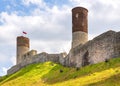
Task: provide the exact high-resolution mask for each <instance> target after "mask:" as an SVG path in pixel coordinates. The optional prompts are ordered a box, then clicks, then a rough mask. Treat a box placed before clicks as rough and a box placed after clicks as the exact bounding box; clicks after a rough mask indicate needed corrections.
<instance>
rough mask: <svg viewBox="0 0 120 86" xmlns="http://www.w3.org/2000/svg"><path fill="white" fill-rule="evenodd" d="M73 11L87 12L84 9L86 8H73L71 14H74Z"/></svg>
mask: <svg viewBox="0 0 120 86" xmlns="http://www.w3.org/2000/svg"><path fill="white" fill-rule="evenodd" d="M74 11H77V12H78V11H87V12H88V10H87V9H86V8H84V7H74V8H73V9H72V12H74Z"/></svg>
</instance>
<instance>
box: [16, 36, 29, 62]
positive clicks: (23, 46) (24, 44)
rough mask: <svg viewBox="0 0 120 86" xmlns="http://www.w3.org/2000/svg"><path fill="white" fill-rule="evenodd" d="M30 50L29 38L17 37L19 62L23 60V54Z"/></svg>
mask: <svg viewBox="0 0 120 86" xmlns="http://www.w3.org/2000/svg"><path fill="white" fill-rule="evenodd" d="M28 51H29V38H27V37H24V36H18V37H17V64H19V63H21V62H22V56H23V55H24V54H25V53H27V52H28Z"/></svg>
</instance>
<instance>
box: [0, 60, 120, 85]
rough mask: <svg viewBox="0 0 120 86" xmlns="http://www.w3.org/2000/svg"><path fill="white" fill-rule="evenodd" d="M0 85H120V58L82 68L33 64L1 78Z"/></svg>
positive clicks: (49, 63) (48, 63) (53, 64)
mask: <svg viewBox="0 0 120 86" xmlns="http://www.w3.org/2000/svg"><path fill="white" fill-rule="evenodd" d="M0 86H120V58H114V59H111V60H109V61H108V62H101V63H98V64H93V65H89V66H86V67H82V68H80V69H76V68H68V67H63V66H62V65H60V64H55V63H53V62H45V63H37V64H31V65H28V66H26V67H25V68H22V69H21V70H20V71H18V72H16V73H14V74H12V75H7V76H3V77H2V78H0Z"/></svg>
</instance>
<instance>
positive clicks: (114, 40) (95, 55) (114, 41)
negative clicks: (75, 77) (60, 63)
mask: <svg viewBox="0 0 120 86" xmlns="http://www.w3.org/2000/svg"><path fill="white" fill-rule="evenodd" d="M69 54H70V57H69V58H70V60H69V65H70V66H75V67H81V66H85V65H89V64H95V63H98V62H103V61H105V60H107V59H110V58H114V57H116V56H120V33H119V32H115V31H108V32H105V33H103V34H101V35H99V36H97V37H96V38H94V39H93V40H90V41H88V42H87V43H86V44H84V45H79V46H77V47H75V48H73V49H72V50H71V53H69Z"/></svg>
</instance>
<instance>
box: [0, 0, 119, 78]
mask: <svg viewBox="0 0 120 86" xmlns="http://www.w3.org/2000/svg"><path fill="white" fill-rule="evenodd" d="M76 6H82V7H85V8H87V9H88V10H89V14H88V23H89V24H88V30H89V39H92V38H94V37H95V36H97V35H99V34H101V33H103V32H105V31H108V30H115V31H119V30H120V11H119V10H120V8H119V6H120V1H119V0H114V1H113V0H94V1H93V0H0V76H2V75H4V74H6V70H7V69H9V68H10V67H12V66H13V65H15V64H16V37H17V36H20V35H22V31H26V32H27V33H28V34H27V37H29V38H30V49H35V50H37V51H38V53H40V52H48V53H59V52H64V51H66V52H69V50H70V47H71V38H72V37H71V35H72V34H71V33H72V24H71V22H72V18H71V9H72V8H73V7H76Z"/></svg>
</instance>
